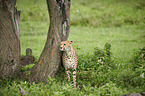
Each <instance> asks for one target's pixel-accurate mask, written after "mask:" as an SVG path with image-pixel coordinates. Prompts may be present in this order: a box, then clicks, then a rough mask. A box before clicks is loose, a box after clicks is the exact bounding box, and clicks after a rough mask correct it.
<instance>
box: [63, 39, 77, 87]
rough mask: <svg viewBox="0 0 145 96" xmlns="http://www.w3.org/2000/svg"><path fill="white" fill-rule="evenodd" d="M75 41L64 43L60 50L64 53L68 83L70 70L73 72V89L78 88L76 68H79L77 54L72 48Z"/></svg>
mask: <svg viewBox="0 0 145 96" xmlns="http://www.w3.org/2000/svg"><path fill="white" fill-rule="evenodd" d="M72 43H73V41H62V42H61V45H60V50H61V51H63V55H62V63H63V66H64V67H65V72H66V74H67V75H68V81H70V74H69V70H70V69H72V70H73V87H74V88H76V68H77V54H76V52H75V49H74V48H73V47H72Z"/></svg>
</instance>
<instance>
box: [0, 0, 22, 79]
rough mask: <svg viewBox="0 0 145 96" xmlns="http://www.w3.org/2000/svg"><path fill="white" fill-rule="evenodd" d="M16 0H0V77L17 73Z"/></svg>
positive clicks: (8, 76) (10, 76)
mask: <svg viewBox="0 0 145 96" xmlns="http://www.w3.org/2000/svg"><path fill="white" fill-rule="evenodd" d="M15 4H16V0H0V78H14V77H15V76H17V75H18V72H19V71H18V70H19V57H20V42H19V26H18V24H19V23H18V22H19V15H20V12H19V11H17V9H16V8H15Z"/></svg>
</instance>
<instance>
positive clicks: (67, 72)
mask: <svg viewBox="0 0 145 96" xmlns="http://www.w3.org/2000/svg"><path fill="white" fill-rule="evenodd" d="M66 74H67V76H68V77H67V78H68V81H70V75H69V71H68V70H66Z"/></svg>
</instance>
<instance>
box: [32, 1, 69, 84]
mask: <svg viewBox="0 0 145 96" xmlns="http://www.w3.org/2000/svg"><path fill="white" fill-rule="evenodd" d="M46 1H47V5H48V10H49V17H50V26H49V31H48V36H47V41H46V43H45V47H44V49H43V51H42V53H41V56H40V58H39V60H38V62H37V64H36V65H35V66H34V67H33V68H32V69H31V81H35V82H39V81H42V82H46V81H47V76H48V75H49V76H51V77H54V76H55V74H56V72H57V71H58V69H59V66H60V64H61V55H62V53H61V51H60V50H59V46H60V42H61V41H64V40H67V37H68V35H69V27H70V0H46Z"/></svg>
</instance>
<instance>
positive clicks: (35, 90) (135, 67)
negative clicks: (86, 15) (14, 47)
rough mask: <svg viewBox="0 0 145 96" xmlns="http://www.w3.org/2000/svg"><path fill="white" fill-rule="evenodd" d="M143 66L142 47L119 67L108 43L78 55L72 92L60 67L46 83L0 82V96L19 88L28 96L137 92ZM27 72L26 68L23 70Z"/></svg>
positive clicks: (12, 95) (15, 93)
mask: <svg viewBox="0 0 145 96" xmlns="http://www.w3.org/2000/svg"><path fill="white" fill-rule="evenodd" d="M30 67H31V66H30ZM144 67H145V47H143V48H141V49H138V50H136V51H135V52H134V54H133V55H132V59H131V60H130V62H128V63H127V64H119V63H117V61H115V60H114V57H113V54H112V52H111V44H109V43H106V44H105V45H104V48H102V49H101V48H99V47H96V48H94V54H92V55H91V54H85V55H78V67H77V88H76V89H73V83H72V82H69V81H67V79H66V77H67V76H66V74H65V72H64V68H63V67H61V69H60V70H59V72H58V74H57V75H56V76H55V78H51V77H49V76H48V80H47V83H46V84H44V83H38V84H35V83H33V84H29V83H28V82H27V81H22V80H14V81H7V80H1V81H0V87H1V88H0V95H1V96H18V95H20V92H19V87H18V85H21V87H22V88H23V89H24V90H26V92H27V93H28V96H43V95H44V96H52V95H54V96H79V95H81V96H84V95H89V96H90V95H92V96H94V95H95V96H106V95H109V96H119V95H123V94H127V93H140V92H143V91H144V88H145V79H144V73H145V70H144V69H145V68H144ZM27 69H29V68H28V66H27V67H26V68H25V69H24V68H23V71H24V70H27ZM71 79H72V78H71Z"/></svg>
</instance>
